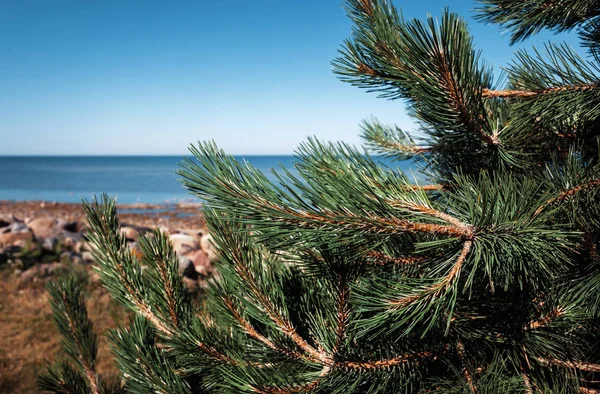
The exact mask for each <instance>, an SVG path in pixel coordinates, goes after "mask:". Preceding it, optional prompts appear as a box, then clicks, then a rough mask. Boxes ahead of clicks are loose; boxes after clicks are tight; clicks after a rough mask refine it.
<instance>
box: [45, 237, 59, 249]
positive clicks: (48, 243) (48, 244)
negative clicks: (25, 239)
mask: <svg viewBox="0 0 600 394" xmlns="http://www.w3.org/2000/svg"><path fill="white" fill-rule="evenodd" d="M57 243H58V240H57V239H56V238H44V239H43V240H42V242H41V244H42V249H44V250H47V251H48V252H53V251H54V248H55V246H56V244H57Z"/></svg>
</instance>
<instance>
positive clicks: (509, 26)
mask: <svg viewBox="0 0 600 394" xmlns="http://www.w3.org/2000/svg"><path fill="white" fill-rule="evenodd" d="M478 2H479V3H480V4H481V6H480V8H478V9H476V11H477V12H478V13H479V15H478V16H477V18H478V19H480V20H483V21H485V22H491V23H497V24H499V25H500V26H502V27H503V28H505V29H506V30H508V31H511V32H512V40H511V43H512V44H515V43H517V42H519V41H522V40H525V39H526V38H528V37H530V36H532V35H534V34H537V33H538V32H539V31H541V30H542V29H544V28H547V29H551V30H554V31H555V32H564V31H569V30H571V29H573V28H575V27H577V26H580V25H582V24H584V23H585V22H587V21H588V20H590V19H592V18H594V17H596V16H598V15H600V9H599V7H598V6H597V5H596V4H595V3H594V2H593V1H586V0H522V1H518V2H515V1H511V0H478Z"/></svg>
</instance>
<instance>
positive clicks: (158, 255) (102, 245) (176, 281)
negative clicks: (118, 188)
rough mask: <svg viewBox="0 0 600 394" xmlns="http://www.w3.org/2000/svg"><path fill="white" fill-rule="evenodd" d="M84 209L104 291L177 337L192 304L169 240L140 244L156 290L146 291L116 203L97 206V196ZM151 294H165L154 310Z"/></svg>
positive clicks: (159, 237)
mask: <svg viewBox="0 0 600 394" xmlns="http://www.w3.org/2000/svg"><path fill="white" fill-rule="evenodd" d="M84 209H85V211H86V213H87V219H88V223H89V228H88V233H87V234H88V238H89V241H90V244H91V245H92V248H93V252H92V253H93V255H94V259H95V261H96V262H97V263H98V264H99V265H100V267H99V269H98V272H99V273H100V277H101V279H102V282H103V284H104V286H105V287H106V288H107V289H108V290H109V292H110V293H111V294H112V295H113V297H115V298H116V299H117V300H119V301H121V302H122V303H123V304H124V305H125V306H128V307H130V308H131V309H133V311H134V312H136V313H137V314H138V315H140V316H142V317H144V318H145V319H147V320H148V321H149V322H151V323H152V325H153V326H154V327H156V329H158V331H159V332H161V333H162V334H163V335H164V336H165V337H167V338H172V337H173V335H174V334H175V333H177V332H178V330H176V329H174V328H173V327H178V325H179V324H180V320H181V318H182V317H183V316H185V315H186V314H187V313H189V310H187V308H189V300H186V299H185V298H186V296H185V295H184V290H183V284H182V282H181V278H180V277H179V276H178V274H177V259H176V257H175V255H174V253H173V250H172V247H171V245H170V243H169V242H168V240H167V239H166V237H165V235H164V234H162V233H160V232H157V233H156V234H155V235H156V237H154V238H144V237H141V239H140V245H142V247H143V248H144V250H145V253H146V258H145V262H146V263H147V264H148V265H149V267H151V275H154V278H155V281H154V282H153V284H154V286H155V287H153V288H152V289H150V290H149V289H147V288H146V286H145V284H146V282H145V280H144V279H143V276H142V270H141V267H140V265H139V261H138V260H137V258H136V257H135V256H134V255H133V254H132V252H131V251H130V250H129V248H128V246H127V240H126V239H125V237H124V236H123V235H122V233H121V231H120V230H119V221H118V218H117V210H116V201H115V200H114V199H111V198H109V197H108V195H103V196H102V199H101V202H100V203H99V202H98V201H97V200H96V199H95V197H94V199H93V200H92V202H91V203H87V202H85V203H84ZM163 277H164V278H167V282H165V283H163V282H162V278H163ZM152 294H154V296H157V295H161V294H162V297H161V296H159V299H158V300H157V303H156V305H153V303H152V302H151V299H152ZM172 297H175V298H172ZM163 306H166V308H162V307H163ZM161 309H162V310H163V311H166V313H165V316H159V315H157V313H155V311H160V310H161ZM172 319H173V320H172ZM170 323H173V324H174V326H173V327H172V326H171V325H170ZM194 343H195V345H196V346H197V347H198V348H199V349H201V350H202V351H203V352H204V353H205V354H206V355H208V356H209V357H211V358H212V359H214V360H215V361H220V362H223V363H230V364H235V361H234V360H233V359H231V358H230V357H228V356H227V355H224V354H221V353H220V352H219V351H218V350H217V349H216V348H214V347H213V346H210V345H208V344H205V343H204V342H202V341H200V340H197V339H195V340H194Z"/></svg>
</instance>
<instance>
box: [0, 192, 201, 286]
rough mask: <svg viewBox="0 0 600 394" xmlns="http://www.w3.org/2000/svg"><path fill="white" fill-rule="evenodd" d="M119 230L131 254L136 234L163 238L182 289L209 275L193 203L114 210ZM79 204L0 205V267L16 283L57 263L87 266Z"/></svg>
mask: <svg viewBox="0 0 600 394" xmlns="http://www.w3.org/2000/svg"><path fill="white" fill-rule="evenodd" d="M118 210H119V219H120V223H121V231H122V233H123V235H124V236H125V237H126V238H127V241H128V243H129V247H130V249H131V250H132V252H133V253H141V252H140V250H139V247H138V245H137V239H138V236H139V235H140V234H143V233H145V232H147V231H150V230H152V229H155V228H160V229H161V230H162V231H164V232H166V233H168V234H169V237H170V239H171V242H172V244H173V247H174V249H175V251H176V252H177V255H178V256H179V268H180V272H181V274H182V275H183V276H184V278H185V281H186V284H187V285H188V286H190V287H191V286H194V285H197V284H199V285H203V284H204V281H205V279H206V278H207V277H208V276H210V275H211V274H212V266H211V263H210V259H211V258H212V257H213V250H212V246H211V242H210V235H209V234H208V231H207V228H206V225H205V222H204V219H203V216H202V212H201V210H200V205H199V204H192V203H181V204H171V205H167V204H124V205H119V206H118ZM85 227H86V226H85V217H84V212H83V208H82V206H81V205H80V204H69V203H57V202H44V201H24V202H13V201H0V264H2V265H3V266H4V265H5V266H7V268H11V267H12V268H13V269H14V270H13V271H14V273H15V275H16V276H18V277H19V278H21V280H22V281H28V280H36V279H38V278H39V277H40V276H41V277H43V276H47V275H49V274H50V273H51V272H52V271H54V270H56V269H60V267H61V265H62V264H91V263H92V262H93V259H92V254H91V251H90V249H89V247H88V245H87V244H86V242H85Z"/></svg>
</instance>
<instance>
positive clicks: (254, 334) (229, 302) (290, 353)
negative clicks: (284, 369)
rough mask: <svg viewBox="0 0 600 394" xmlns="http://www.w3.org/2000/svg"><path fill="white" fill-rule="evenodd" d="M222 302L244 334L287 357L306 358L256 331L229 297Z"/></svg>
mask: <svg viewBox="0 0 600 394" xmlns="http://www.w3.org/2000/svg"><path fill="white" fill-rule="evenodd" d="M223 302H224V304H225V306H226V307H227V309H229V311H230V312H231V314H232V316H233V317H234V319H235V320H236V321H237V322H238V324H239V325H240V327H242V329H243V330H244V332H246V334H248V335H249V336H251V337H252V338H254V339H256V340H257V341H259V342H262V343H264V344H265V345H266V346H267V347H269V348H270V349H273V350H276V351H278V352H281V353H282V354H284V355H285V356H287V357H290V358H293V359H306V357H305V356H303V355H301V354H300V353H298V352H296V351H295V350H293V349H283V348H281V347H279V346H277V345H276V344H275V343H274V342H273V341H271V340H270V339H268V338H267V337H265V336H264V335H262V334H260V333H259V332H258V331H256V329H255V328H254V326H252V324H251V323H250V322H249V321H248V320H246V319H245V318H244V317H243V316H242V315H241V313H240V311H239V310H238V309H237V308H236V306H235V305H234V302H233V301H232V300H231V299H227V298H226V299H224V300H223ZM309 360H310V361H314V360H313V359H312V358H309Z"/></svg>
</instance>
